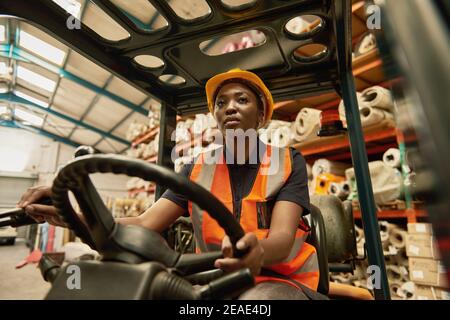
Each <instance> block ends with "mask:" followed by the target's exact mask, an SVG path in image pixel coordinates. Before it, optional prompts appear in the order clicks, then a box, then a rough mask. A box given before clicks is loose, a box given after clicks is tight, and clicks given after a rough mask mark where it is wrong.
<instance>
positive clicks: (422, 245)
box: [406, 234, 440, 260]
mask: <svg viewBox="0 0 450 320" xmlns="http://www.w3.org/2000/svg"><path fill="white" fill-rule="evenodd" d="M406 255H407V256H408V257H420V258H431V259H435V260H439V259H440V255H439V250H438V248H437V245H436V241H435V239H434V237H433V236H432V235H428V234H407V235H406Z"/></svg>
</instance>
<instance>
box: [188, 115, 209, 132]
mask: <svg viewBox="0 0 450 320" xmlns="http://www.w3.org/2000/svg"><path fill="white" fill-rule="evenodd" d="M206 128H208V117H207V116H206V115H204V114H196V115H195V120H194V123H193V125H192V131H193V132H194V133H196V134H200V133H203V131H205V130H206Z"/></svg>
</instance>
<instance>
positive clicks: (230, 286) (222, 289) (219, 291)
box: [198, 268, 255, 300]
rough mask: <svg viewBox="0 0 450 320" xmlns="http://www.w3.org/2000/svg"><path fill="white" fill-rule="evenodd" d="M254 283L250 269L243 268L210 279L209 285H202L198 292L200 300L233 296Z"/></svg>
mask: <svg viewBox="0 0 450 320" xmlns="http://www.w3.org/2000/svg"><path fill="white" fill-rule="evenodd" d="M254 285H255V278H254V277H253V275H252V273H251V272H250V269H249V268H245V269H242V270H239V271H235V272H233V273H230V274H228V275H226V276H223V277H221V278H219V279H217V280H214V281H211V282H210V283H209V285H206V286H204V287H202V288H201V289H200V290H199V292H198V293H199V295H200V299H201V300H217V299H224V298H234V297H236V296H237V295H239V294H240V293H242V292H244V291H245V290H247V289H248V288H250V287H252V286H254Z"/></svg>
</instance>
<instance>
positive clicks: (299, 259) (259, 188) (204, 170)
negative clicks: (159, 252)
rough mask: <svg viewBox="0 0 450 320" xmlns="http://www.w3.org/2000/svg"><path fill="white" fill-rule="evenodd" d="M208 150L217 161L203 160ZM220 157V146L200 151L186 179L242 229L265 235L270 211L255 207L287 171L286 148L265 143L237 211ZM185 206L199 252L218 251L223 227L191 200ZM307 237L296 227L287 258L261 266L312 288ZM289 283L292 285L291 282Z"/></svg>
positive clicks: (312, 259) (314, 273)
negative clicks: (223, 208) (236, 219)
mask: <svg viewBox="0 0 450 320" xmlns="http://www.w3.org/2000/svg"><path fill="white" fill-rule="evenodd" d="M211 152H213V153H214V152H215V154H216V155H217V152H218V154H219V155H220V156H219V157H217V158H216V159H217V160H219V161H218V162H217V163H211V162H210V161H205V159H211V157H212V155H211ZM223 160H224V159H223V149H222V147H220V148H218V149H215V150H212V151H208V152H205V153H201V154H200V155H199V156H198V157H197V159H196V160H195V163H194V166H193V168H192V171H191V175H190V179H191V180H192V181H194V182H196V183H198V184H200V185H201V186H203V187H204V188H205V189H207V190H209V191H210V192H211V193H212V194H214V195H215V196H216V197H217V198H218V199H219V200H220V201H221V202H222V203H223V204H224V205H225V206H226V207H227V208H228V209H229V210H230V212H232V213H233V215H234V216H235V217H239V220H240V221H239V222H240V224H241V226H242V228H243V229H244V231H245V232H253V233H254V234H255V235H256V236H257V238H258V239H264V238H267V236H268V233H269V225H270V213H269V212H262V211H264V210H261V209H260V210H258V208H261V206H265V205H267V201H268V200H269V199H271V198H273V197H274V196H275V195H276V194H277V193H278V191H279V190H280V189H281V187H282V186H283V185H284V184H285V183H286V181H287V179H288V177H289V175H290V174H291V171H292V160H291V156H290V151H289V149H287V148H277V147H274V146H271V145H267V147H266V152H265V154H264V156H263V159H262V161H261V164H260V166H259V170H258V174H257V176H256V179H255V181H254V184H253V186H252V190H251V191H250V193H249V194H248V195H246V196H245V197H244V198H243V199H242V205H241V211H240V212H236V210H234V209H235V208H234V207H233V198H232V189H231V183H230V176H229V172H228V167H227V165H226V163H225V161H223ZM188 209H189V213H190V215H191V219H192V222H193V225H194V234H195V238H196V243H197V248H198V249H199V251H201V252H205V251H210V250H220V247H221V243H222V239H223V237H224V235H225V232H224V231H223V229H222V228H221V227H220V226H219V225H218V223H217V222H216V221H215V220H214V219H212V218H211V217H210V216H209V214H208V213H206V212H205V211H202V210H201V209H200V208H199V207H198V206H197V205H195V204H193V203H192V202H191V201H189V202H188ZM265 214H268V215H269V217H265V216H264V215H265ZM258 219H259V220H258ZM264 220H265V221H264ZM267 220H268V221H267ZM258 221H259V224H258ZM264 222H266V224H265V225H264V227H261V223H264ZM307 236H308V233H307V232H305V231H303V230H301V229H297V232H296V235H295V241H294V244H293V246H292V249H291V252H290V253H289V255H288V257H287V258H286V259H285V260H284V261H283V262H281V263H279V264H276V265H271V266H266V267H265V268H268V269H270V270H272V271H275V272H276V273H280V274H282V275H284V276H287V277H289V278H291V279H294V280H295V281H298V282H300V283H301V284H303V285H305V286H307V287H309V288H311V289H313V290H316V289H317V285H318V281H319V268H318V260H317V254H316V251H315V248H314V247H313V246H312V245H310V244H308V243H306V242H305V240H306V238H307ZM256 281H257V282H261V281H282V282H286V279H278V278H274V277H267V276H261V277H257V278H256ZM290 284H292V285H294V286H296V285H295V284H293V283H290ZM296 287H297V286H296Z"/></svg>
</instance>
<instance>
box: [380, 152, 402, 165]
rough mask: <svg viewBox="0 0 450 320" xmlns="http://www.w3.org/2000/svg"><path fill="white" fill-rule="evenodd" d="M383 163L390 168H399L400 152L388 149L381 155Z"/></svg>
mask: <svg viewBox="0 0 450 320" xmlns="http://www.w3.org/2000/svg"><path fill="white" fill-rule="evenodd" d="M383 162H384V163H385V164H387V165H388V166H389V167H392V168H400V150H398V149H397V148H390V149H388V150H387V151H386V152H385V153H384V154H383Z"/></svg>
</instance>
